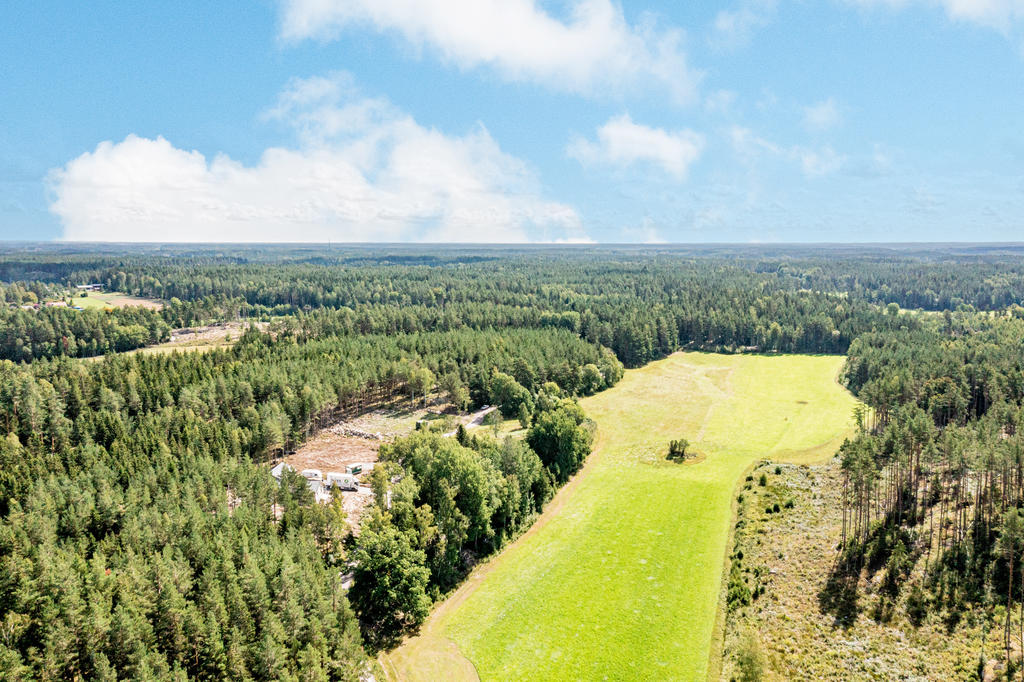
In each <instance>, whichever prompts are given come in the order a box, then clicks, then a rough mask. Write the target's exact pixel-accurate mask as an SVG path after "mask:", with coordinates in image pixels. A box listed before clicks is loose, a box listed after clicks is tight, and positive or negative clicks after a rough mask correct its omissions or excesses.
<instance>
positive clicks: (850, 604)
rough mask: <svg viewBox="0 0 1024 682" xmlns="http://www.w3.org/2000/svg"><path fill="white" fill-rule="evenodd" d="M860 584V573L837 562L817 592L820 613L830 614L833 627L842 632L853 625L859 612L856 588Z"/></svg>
mask: <svg viewBox="0 0 1024 682" xmlns="http://www.w3.org/2000/svg"><path fill="white" fill-rule="evenodd" d="M859 583H860V571H859V570H857V569H855V568H853V567H849V566H846V565H844V564H843V562H837V563H836V565H835V566H834V567H833V569H832V573H831V574H830V575H829V577H828V582H827V583H825V586H824V587H823V588H822V589H821V591H820V592H818V607H819V608H820V609H821V611H822V613H827V614H830V615H831V616H832V617H833V618H834V621H833V625H834V626H836V627H841V628H843V629H844V630H845V629H846V628H849V627H850V626H851V625H853V623H854V621H856V620H857V614H858V613H859V612H860V605H859V603H858V601H859V597H860V595H859V594H858V592H857V586H858V584H859Z"/></svg>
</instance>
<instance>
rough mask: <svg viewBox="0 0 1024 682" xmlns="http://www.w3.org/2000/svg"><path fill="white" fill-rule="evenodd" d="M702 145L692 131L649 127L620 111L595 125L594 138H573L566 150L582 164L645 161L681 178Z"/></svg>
mask: <svg viewBox="0 0 1024 682" xmlns="http://www.w3.org/2000/svg"><path fill="white" fill-rule="evenodd" d="M703 148H704V138H703V136H701V135H700V134H698V133H695V132H693V131H692V130H674V131H668V130H664V129H663V128H651V127H649V126H645V125H641V124H639V123H634V122H633V120H632V119H631V118H630V117H629V114H623V115H621V116H616V117H614V118H611V119H609V120H608V122H607V123H605V124H604V125H603V126H601V127H600V128H598V129H597V140H596V141H590V140H586V139H584V138H576V139H574V140H573V141H572V142H571V143H570V144H569V148H568V149H567V153H568V154H569V156H572V157H573V158H575V159H577V160H579V161H580V162H581V163H583V164H595V163H596V164H608V165H620V166H627V165H630V164H633V163H636V162H647V163H651V164H654V165H656V166H659V167H661V169H662V170H664V171H665V172H666V173H668V174H669V175H671V176H672V177H674V178H676V179H677V180H681V179H684V178H685V177H686V174H687V172H688V171H689V168H690V166H691V165H692V164H693V163H694V162H695V161H696V160H697V159H698V158H699V157H700V154H701V151H702V150H703Z"/></svg>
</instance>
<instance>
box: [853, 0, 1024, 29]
mask: <svg viewBox="0 0 1024 682" xmlns="http://www.w3.org/2000/svg"><path fill="white" fill-rule="evenodd" d="M849 1H850V2H853V3H855V4H858V5H864V6H887V7H893V8H897V9H899V8H903V7H907V6H910V5H924V6H931V7H937V8H940V9H942V10H944V11H945V12H946V15H947V16H948V17H949V18H950V19H952V20H954V21H964V22H969V23H973V24H978V25H980V26H986V27H988V28H992V29H995V30H997V31H1000V32H1003V33H1007V32H1009V31H1010V29H1011V28H1012V27H1013V26H1014V25H1015V24H1019V23H1021V22H1022V21H1024V0H849Z"/></svg>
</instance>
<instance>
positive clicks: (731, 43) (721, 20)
mask: <svg viewBox="0 0 1024 682" xmlns="http://www.w3.org/2000/svg"><path fill="white" fill-rule="evenodd" d="M774 14H775V0H746V2H744V3H743V4H742V5H741V6H739V7H738V8H736V9H732V10H721V11H719V12H718V14H716V15H715V20H714V22H713V23H712V30H711V35H710V37H709V38H708V42H709V43H710V44H711V46H712V47H715V48H718V49H726V50H730V49H735V48H739V47H743V46H745V45H747V44H748V43H749V42H750V39H751V38H752V37H753V34H754V31H756V30H757V29H759V28H763V27H765V26H767V25H768V24H769V23H770V22H771V19H772V16H773V15H774Z"/></svg>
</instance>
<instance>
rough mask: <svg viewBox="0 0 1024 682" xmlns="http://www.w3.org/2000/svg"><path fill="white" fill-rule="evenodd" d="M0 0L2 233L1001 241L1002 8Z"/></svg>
mask: <svg viewBox="0 0 1024 682" xmlns="http://www.w3.org/2000/svg"><path fill="white" fill-rule="evenodd" d="M85 7H86V6H85V5H82V4H81V3H70V2H51V1H46V0H40V1H38V2H34V3H5V4H3V5H2V6H0V121H2V124H0V238H2V239H19V240H21V239H32V240H49V239H70V240H89V241H328V240H331V241H460V242H481V241H496V242H514V241H599V242H648V241H650V242H658V241H665V242H783V241H784V242H798V241H805V242H823V241H832V242H835V241H841V242H855V241H871V242H877V241H1020V240H1022V239H1024V230H1022V227H1024V118H1022V117H1021V112H1022V111H1024V30H1022V29H1024V2H1022V0H823V1H821V2H810V1H808V0H800V1H793V2H787V1H785V0H733V1H731V2H724V3H687V4H683V3H676V2H667V1H666V2H661V1H654V0H646V1H640V2H622V3H621V4H620V3H617V2H612V1H611V0H563V1H551V2H541V1H540V0H475V1H473V0H345V1H341V0H280V1H278V2H272V1H271V0H262V1H260V2H256V3H252V2H238V1H234V0H231V1H226V2H220V3H202V2H191V1H187V0H182V1H181V2H176V3H121V2H112V1H109V0H98V1H97V2H94V3H89V4H88V9H85Z"/></svg>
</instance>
